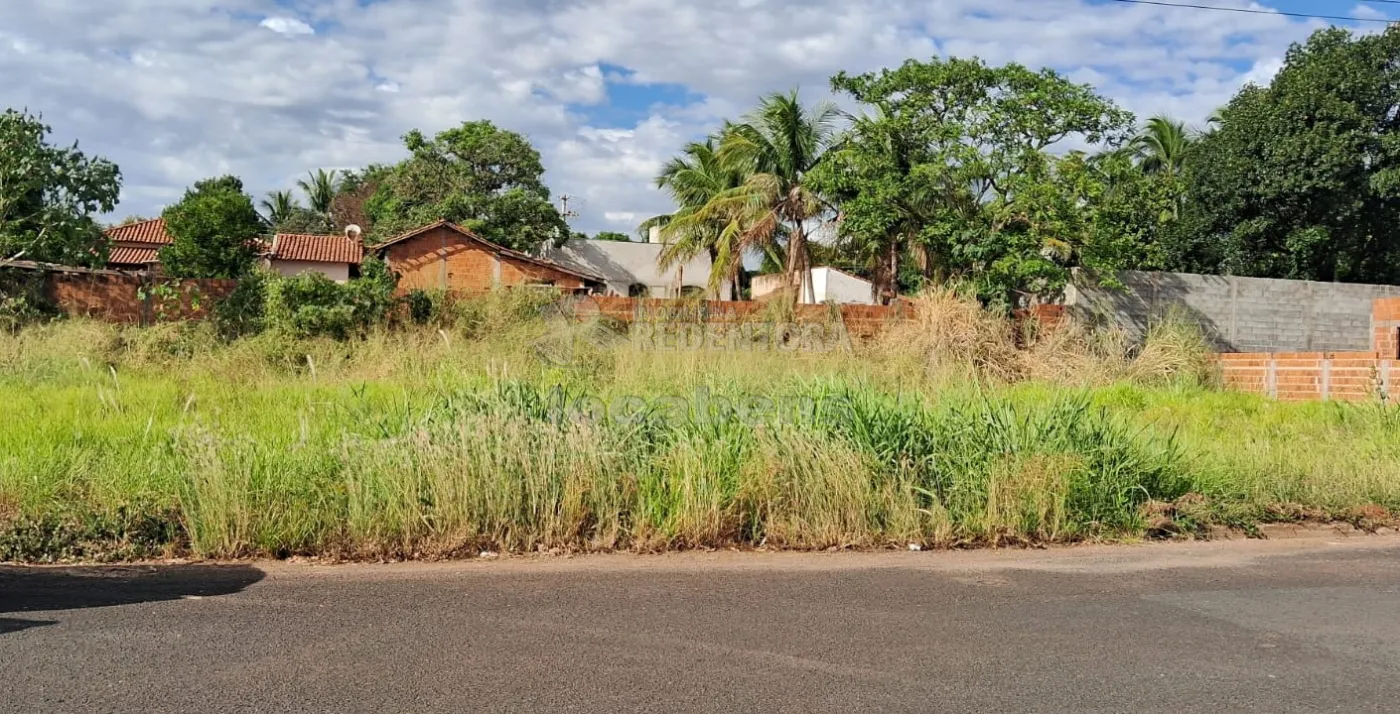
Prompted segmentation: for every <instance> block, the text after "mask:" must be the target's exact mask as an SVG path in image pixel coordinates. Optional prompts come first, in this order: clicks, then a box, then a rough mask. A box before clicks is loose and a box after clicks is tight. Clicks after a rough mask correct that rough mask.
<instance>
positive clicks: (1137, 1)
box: [1113, 0, 1400, 24]
mask: <svg viewBox="0 0 1400 714" xmlns="http://www.w3.org/2000/svg"><path fill="white" fill-rule="evenodd" d="M1361 1H1362V2H1368V1H1369V2H1392V3H1395V4H1400V0H1361ZM1113 2H1121V3H1128V4H1130V5H1157V6H1159V7H1184V8H1189V9H1192V10H1216V11H1218V12H1243V13H1248V14H1250V15H1277V16H1282V17H1304V18H1308V19H1313V20H1341V21H1343V22H1384V23H1386V24H1390V23H1392V22H1395V21H1394V20H1386V19H1381V18H1376V17H1347V16H1344V15H1309V14H1307V13H1303V12H1284V11H1282V10H1256V9H1253V8H1247V7H1216V6H1213V5H1193V4H1189V3H1177V2H1162V1H1161V0H1113Z"/></svg>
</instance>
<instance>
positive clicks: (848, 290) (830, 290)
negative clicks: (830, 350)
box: [749, 268, 875, 305]
mask: <svg viewBox="0 0 1400 714" xmlns="http://www.w3.org/2000/svg"><path fill="white" fill-rule="evenodd" d="M811 281H812V294H813V295H815V296H816V301H815V302H816V304H822V303H836V304H838V305H873V304H875V301H874V300H873V299H871V297H870V288H871V286H870V282H869V281H868V280H861V279H860V278H857V277H855V276H853V275H847V274H846V273H843V272H841V271H839V270H837V269H835V268H813V269H812V277H811ZM785 284H786V283H785V281H784V276H782V275H755V276H754V278H753V281H752V282H751V283H750V285H749V292H750V294H751V295H753V298H754V299H755V300H757V299H758V298H761V297H763V296H765V295H768V294H770V293H773V292H776V291H778V290H781V289H783V286H784V285H785ZM798 300H799V302H800V303H801V304H803V305H810V304H812V303H813V301H812V300H809V299H808V297H807V291H806V290H803V291H802V294H801V295H800V296H799V298H798Z"/></svg>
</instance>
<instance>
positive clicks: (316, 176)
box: [297, 169, 340, 220]
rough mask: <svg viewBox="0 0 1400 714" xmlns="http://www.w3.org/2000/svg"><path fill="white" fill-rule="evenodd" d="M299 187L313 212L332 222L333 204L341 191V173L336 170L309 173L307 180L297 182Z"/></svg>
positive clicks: (317, 170) (319, 170) (320, 170)
mask: <svg viewBox="0 0 1400 714" xmlns="http://www.w3.org/2000/svg"><path fill="white" fill-rule="evenodd" d="M297 186H298V187H299V188H300V189H301V191H302V193H305V194H306V200H307V202H309V203H310V204H311V210H313V211H315V212H317V213H319V214H321V215H323V216H325V217H326V219H327V220H331V204H332V203H333V202H334V201H335V195H336V193H337V192H338V191H339V190H340V172H339V171H336V170H335V169H331V170H330V171H327V170H325V169H316V170H315V171H310V172H307V174H306V178H305V179H302V180H300V181H297Z"/></svg>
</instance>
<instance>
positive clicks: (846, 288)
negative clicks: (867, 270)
mask: <svg viewBox="0 0 1400 714" xmlns="http://www.w3.org/2000/svg"><path fill="white" fill-rule="evenodd" d="M812 282H813V283H814V284H815V285H816V288H817V289H816V293H817V298H818V301H819V302H834V303H836V304H838V305H874V304H875V301H874V300H873V299H872V298H871V297H870V290H871V285H870V281H868V280H861V279H860V278H857V277H855V276H854V275H847V274H846V273H843V272H841V271H840V270H837V269H835V268H815V269H813V270H812Z"/></svg>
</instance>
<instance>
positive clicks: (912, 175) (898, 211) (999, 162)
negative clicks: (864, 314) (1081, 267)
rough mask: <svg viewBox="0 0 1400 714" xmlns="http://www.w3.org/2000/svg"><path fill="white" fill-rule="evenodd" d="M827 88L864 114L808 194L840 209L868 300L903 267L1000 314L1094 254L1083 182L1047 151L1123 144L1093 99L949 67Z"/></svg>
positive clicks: (842, 78) (1009, 74)
mask: <svg viewBox="0 0 1400 714" xmlns="http://www.w3.org/2000/svg"><path fill="white" fill-rule="evenodd" d="M832 87H833V89H835V90H836V91H838V92H842V93H844V94H846V95H848V96H850V97H851V98H852V99H854V100H855V101H857V102H859V103H860V105H861V106H862V109H863V111H862V113H860V114H858V115H857V116H856V117H855V119H854V122H853V125H852V127H851V129H850V131H849V132H848V133H847V134H846V136H845V138H844V140H843V141H841V142H840V143H839V144H838V148H837V150H836V151H834V152H833V153H832V154H831V155H829V156H828V160H827V162H826V164H825V165H824V166H823V167H822V169H821V170H819V171H818V172H817V176H816V182H815V185H816V187H817V188H818V190H819V191H821V192H822V193H823V195H825V196H826V197H827V198H828V199H830V200H832V201H834V202H836V203H837V204H838V206H839V212H840V216H841V220H840V223H839V230H840V236H841V240H842V242H843V243H844V245H845V246H846V249H847V251H848V252H849V253H850V254H851V255H852V256H853V257H854V258H855V262H856V263H857V264H860V265H863V266H865V269H866V272H867V274H868V275H869V276H870V277H871V278H872V281H873V282H874V283H875V285H876V290H877V292H882V293H886V294H888V291H890V290H892V288H893V286H894V284H895V282H896V279H897V276H898V274H899V272H900V265H899V261H900V258H901V256H907V257H908V258H910V259H912V260H914V261H915V262H916V263H917V264H918V265H919V267H920V269H921V270H922V271H923V273H924V275H925V276H926V277H928V278H930V279H934V280H946V279H949V278H966V279H971V280H973V281H975V282H976V283H977V285H978V287H979V290H980V292H981V293H982V294H983V295H984V297H986V298H987V299H988V300H990V301H996V302H1003V303H1010V302H1011V301H1013V300H1014V299H1015V293H1016V292H1017V291H1036V292H1046V291H1050V290H1054V289H1057V288H1058V287H1059V286H1060V285H1062V284H1063V283H1064V281H1065V279H1066V277H1067V269H1068V268H1069V267H1071V266H1073V265H1076V264H1079V263H1080V262H1081V261H1084V260H1086V259H1091V258H1093V257H1095V256H1098V255H1100V254H1101V253H1102V252H1103V251H1102V250H1100V248H1101V246H1099V245H1096V238H1098V237H1099V236H1098V231H1096V230H1094V227H1093V215H1092V213H1091V212H1089V211H1086V210H1085V206H1086V203H1087V202H1089V201H1091V200H1092V199H1093V198H1094V197H1095V195H1097V194H1098V193H1099V191H1098V190H1096V189H1094V188H1093V187H1091V186H1088V185H1086V182H1088V181H1089V180H1090V179H1091V178H1093V177H1094V176H1095V175H1094V174H1093V173H1091V172H1088V171H1086V170H1084V167H1083V166H1082V165H1081V164H1082V163H1083V162H1082V160H1080V159H1077V158H1073V157H1071V158H1069V159H1065V158H1061V157H1057V156H1055V155H1054V154H1052V153H1050V152H1049V151H1048V149H1050V148H1051V147H1053V146H1056V145H1058V144H1060V143H1061V142H1064V141H1066V140H1071V139H1073V140H1077V141H1081V142H1084V143H1088V144H1108V145H1115V144H1118V143H1122V142H1124V141H1126V140H1127V137H1128V134H1129V131H1130V129H1131V126H1132V115H1131V114H1129V113H1127V112H1125V111H1123V110H1122V109H1120V108H1118V107H1117V106H1116V105H1115V104H1114V103H1113V102H1112V101H1110V100H1108V99H1106V98H1104V97H1101V96H1099V95H1098V94H1096V93H1095V92H1094V90H1093V89H1092V88H1091V87H1088V86H1086V85H1080V84H1075V83H1073V82H1070V81H1069V80H1067V79H1065V78H1063V77H1061V76H1060V75H1059V74H1057V73H1056V72H1054V71H1053V70H1049V69H1045V70H1041V71H1038V72H1037V71H1032V70H1029V69H1027V68H1025V67H1023V66H1021V65H1018V64H1008V65H1005V66H1002V67H991V66H988V65H986V64H985V63H983V62H982V61H980V60H977V59H957V58H953V59H947V60H944V59H937V58H935V59H932V60H929V61H927V62H921V61H915V60H910V61H909V62H906V63H905V64H904V65H903V66H901V67H899V68H897V69H893V70H882V71H880V72H873V73H868V74H861V75H854V76H852V75H847V74H845V73H841V74H838V75H836V77H834V78H833V79H832Z"/></svg>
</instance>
